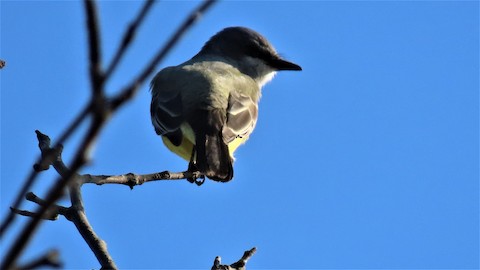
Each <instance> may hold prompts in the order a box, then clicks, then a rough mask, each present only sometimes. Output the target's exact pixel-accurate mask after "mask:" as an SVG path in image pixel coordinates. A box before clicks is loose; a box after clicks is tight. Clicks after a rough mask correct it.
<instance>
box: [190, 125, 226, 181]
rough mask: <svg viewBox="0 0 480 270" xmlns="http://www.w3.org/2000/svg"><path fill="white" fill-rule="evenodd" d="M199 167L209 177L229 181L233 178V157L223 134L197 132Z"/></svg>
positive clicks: (197, 159)
mask: <svg viewBox="0 0 480 270" xmlns="http://www.w3.org/2000/svg"><path fill="white" fill-rule="evenodd" d="M195 140H196V142H197V143H196V150H197V153H196V154H197V158H196V161H197V164H196V165H197V168H198V170H199V171H200V172H201V173H203V174H205V176H207V177H208V178H210V179H212V180H215V181H220V182H228V181H230V180H231V179H232V178H233V166H232V158H231V157H230V153H229V151H228V146H227V145H226V144H225V142H224V141H223V137H222V134H221V133H220V132H219V134H212V135H208V134H197V136H196V138H195Z"/></svg>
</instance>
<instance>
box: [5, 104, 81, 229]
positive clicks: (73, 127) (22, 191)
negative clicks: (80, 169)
mask: <svg viewBox="0 0 480 270" xmlns="http://www.w3.org/2000/svg"><path fill="white" fill-rule="evenodd" d="M90 107H91V106H90V104H89V105H87V106H85V107H84V108H83V109H82V110H81V111H80V113H79V114H78V115H77V116H76V117H75V119H74V120H73V121H72V122H71V123H70V125H69V126H68V127H67V128H66V129H65V131H64V132H63V133H62V135H60V138H59V139H58V142H57V143H56V144H55V146H54V147H53V148H54V149H58V148H60V147H62V146H61V145H62V144H63V143H64V142H65V141H66V140H67V139H68V138H70V136H71V135H72V134H73V132H74V131H75V130H76V129H77V128H78V127H79V126H80V124H81V123H82V122H83V120H85V119H86V117H87V116H88V114H89V113H90ZM51 155H55V152H51V153H48V154H46V155H42V156H40V157H39V158H37V161H36V162H35V164H34V166H33V167H34V170H32V171H31V172H30V174H29V175H28V177H27V178H26V180H25V181H24V184H23V186H22V188H21V189H20V191H19V192H18V195H17V197H16V199H15V201H14V203H13V206H12V208H19V207H20V204H21V202H22V201H23V196H24V194H25V193H27V191H28V190H30V188H31V187H32V185H33V183H34V182H35V179H36V177H37V176H38V172H39V171H41V169H42V168H43V166H42V165H41V164H42V163H43V161H42V160H43V159H44V158H45V159H47V160H49V159H51V158H52V157H51ZM14 219H15V214H14V213H13V212H9V213H8V214H7V217H6V218H5V219H4V220H3V222H2V225H1V226H0V237H1V236H2V235H3V233H4V232H6V230H7V229H8V227H9V226H10V224H11V223H12V221H13V220H14Z"/></svg>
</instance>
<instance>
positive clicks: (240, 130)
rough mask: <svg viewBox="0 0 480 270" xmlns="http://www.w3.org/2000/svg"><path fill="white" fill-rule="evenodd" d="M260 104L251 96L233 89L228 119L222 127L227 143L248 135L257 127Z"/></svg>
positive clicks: (229, 100) (229, 102)
mask: <svg viewBox="0 0 480 270" xmlns="http://www.w3.org/2000/svg"><path fill="white" fill-rule="evenodd" d="M257 117H258V105H257V103H256V102H254V101H253V100H252V98H251V97H250V96H247V95H244V94H241V93H238V92H237V91H232V92H231V93H230V96H229V99H228V108H227V121H226V123H225V125H224V126H223V129H222V135H223V139H224V141H225V143H227V144H229V143H230V142H232V141H233V140H234V139H235V138H239V137H240V138H242V137H248V136H249V135H250V133H252V131H253V129H254V128H255V124H256V123H257Z"/></svg>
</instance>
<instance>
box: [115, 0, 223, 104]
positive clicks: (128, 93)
mask: <svg viewBox="0 0 480 270" xmlns="http://www.w3.org/2000/svg"><path fill="white" fill-rule="evenodd" d="M215 2H216V0H205V1H204V2H203V3H202V4H200V6H199V7H197V8H196V9H195V10H193V11H192V12H191V13H190V15H189V16H188V17H187V18H186V19H185V21H184V22H183V23H182V24H181V25H180V27H179V28H178V29H177V31H175V34H174V35H172V37H170V39H169V40H168V42H167V43H166V44H165V45H164V46H163V47H162V48H161V49H160V50H159V51H158V52H157V54H156V55H155V56H154V57H153V59H152V60H151V61H150V63H148V65H147V66H146V67H145V68H144V69H143V71H142V72H140V74H139V75H138V76H137V77H135V79H134V80H133V81H132V82H131V83H130V84H128V85H127V86H126V87H124V88H123V89H122V90H121V91H120V93H119V94H118V95H117V96H115V97H114V98H113V99H112V109H113V110H116V109H118V107H120V106H121V105H122V104H124V103H125V101H126V100H129V99H130V98H132V97H133V96H134V95H135V93H136V92H137V91H138V88H139V86H140V85H142V84H143V83H144V82H145V80H146V79H147V78H148V77H149V76H150V75H151V74H152V73H153V71H154V69H155V67H156V66H157V65H158V64H159V63H160V62H161V61H162V60H163V59H164V58H165V56H166V55H167V54H168V53H169V52H170V50H171V49H172V48H173V46H174V45H175V44H176V43H177V42H178V41H179V40H180V38H181V37H182V36H183V35H184V34H185V33H186V32H187V30H188V29H189V28H190V27H191V26H192V25H193V24H194V23H195V22H196V21H197V20H198V19H200V17H201V15H203V14H204V13H205V12H206V11H207V10H208V9H209V8H210V7H211V6H212V5H213V4H214V3H215Z"/></svg>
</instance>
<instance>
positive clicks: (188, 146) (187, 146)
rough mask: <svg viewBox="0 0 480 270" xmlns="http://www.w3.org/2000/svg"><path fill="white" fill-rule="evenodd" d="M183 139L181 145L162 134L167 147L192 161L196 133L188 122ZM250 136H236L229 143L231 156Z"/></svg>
mask: <svg viewBox="0 0 480 270" xmlns="http://www.w3.org/2000/svg"><path fill="white" fill-rule="evenodd" d="M181 129H182V133H183V139H182V143H181V144H180V145H179V146H175V145H173V144H172V143H171V142H170V140H169V139H167V137H165V136H162V140H163V143H164V144H165V146H167V148H168V149H169V150H170V151H172V152H174V153H175V154H177V155H179V156H180V157H182V158H183V159H185V160H187V161H190V157H191V155H192V151H193V146H194V145H195V135H194V134H193V130H192V129H191V128H190V126H189V125H188V124H183V125H182V127H181ZM247 139H248V136H245V137H243V138H236V139H234V140H233V141H232V142H231V143H229V144H228V150H229V152H230V157H232V159H233V153H234V152H235V150H237V148H238V147H239V146H240V145H242V144H243V143H244V142H245V141H246V140H247Z"/></svg>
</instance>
